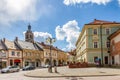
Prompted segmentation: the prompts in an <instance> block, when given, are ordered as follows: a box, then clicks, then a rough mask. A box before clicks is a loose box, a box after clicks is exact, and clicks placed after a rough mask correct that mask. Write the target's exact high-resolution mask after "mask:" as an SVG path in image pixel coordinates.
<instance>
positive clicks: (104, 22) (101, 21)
mask: <svg viewBox="0 0 120 80" xmlns="http://www.w3.org/2000/svg"><path fill="white" fill-rule="evenodd" d="M116 23H118V22H111V21H104V20H97V19H94V21H93V22H90V23H88V25H89V24H116ZM119 24H120V23H119Z"/></svg>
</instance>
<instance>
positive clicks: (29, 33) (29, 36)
mask: <svg viewBox="0 0 120 80" xmlns="http://www.w3.org/2000/svg"><path fill="white" fill-rule="evenodd" d="M25 41H27V42H34V34H33V33H32V31H31V25H30V24H29V25H28V30H27V31H26V33H25Z"/></svg>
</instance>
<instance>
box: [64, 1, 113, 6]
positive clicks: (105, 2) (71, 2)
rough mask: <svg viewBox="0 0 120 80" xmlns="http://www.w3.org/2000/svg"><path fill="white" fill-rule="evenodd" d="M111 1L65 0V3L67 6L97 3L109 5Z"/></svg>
mask: <svg viewBox="0 0 120 80" xmlns="http://www.w3.org/2000/svg"><path fill="white" fill-rule="evenodd" d="M110 1H111V0H64V1H63V3H64V4H65V5H67V6H68V5H75V4H81V3H84V4H86V3H95V4H98V5H101V4H103V5H106V4H107V3H109V2H110Z"/></svg>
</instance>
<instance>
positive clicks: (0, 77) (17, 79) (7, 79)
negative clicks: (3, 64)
mask: <svg viewBox="0 0 120 80" xmlns="http://www.w3.org/2000/svg"><path fill="white" fill-rule="evenodd" d="M93 69H94V68H90V70H93ZM36 70H40V69H36ZM36 70H33V71H36ZM41 70H43V71H44V70H45V69H41ZM118 70H119V69H118ZM33 71H32V72H33ZM29 72H31V71H20V72H15V73H5V74H0V80H120V76H98V77H95V76H94V77H57V78H56V77H54V78H33V77H26V76H24V74H25V73H29Z"/></svg>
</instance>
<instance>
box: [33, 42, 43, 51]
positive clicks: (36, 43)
mask: <svg viewBox="0 0 120 80" xmlns="http://www.w3.org/2000/svg"><path fill="white" fill-rule="evenodd" d="M34 46H35V47H36V48H37V49H39V50H42V51H43V47H42V46H41V45H39V43H38V42H35V43H34Z"/></svg>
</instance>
